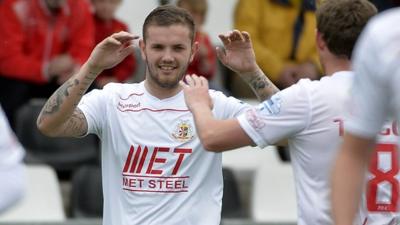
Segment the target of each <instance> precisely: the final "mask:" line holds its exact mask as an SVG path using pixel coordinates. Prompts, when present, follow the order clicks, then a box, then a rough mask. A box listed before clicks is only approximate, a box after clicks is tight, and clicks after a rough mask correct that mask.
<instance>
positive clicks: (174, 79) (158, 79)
mask: <svg viewBox="0 0 400 225" xmlns="http://www.w3.org/2000/svg"><path fill="white" fill-rule="evenodd" d="M146 66H147V73H148V76H146V79H150V80H151V81H152V82H153V83H155V84H157V86H159V87H161V88H165V89H174V88H176V87H177V86H178V85H179V81H180V80H182V78H183V76H185V74H186V71H187V68H188V66H189V61H188V62H187V63H186V66H185V67H183V68H182V69H181V70H178V71H177V74H170V75H160V72H157V70H158V68H157V66H154V65H153V66H151V65H149V63H148V62H147V61H146ZM177 68H179V66H177Z"/></svg>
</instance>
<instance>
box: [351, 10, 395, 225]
mask: <svg viewBox="0 0 400 225" xmlns="http://www.w3.org/2000/svg"><path fill="white" fill-rule="evenodd" d="M399 21H400V9H392V10H387V11H385V12H383V13H380V14H379V15H377V16H375V17H374V18H373V19H372V20H371V21H370V22H369V23H368V25H367V26H366V28H365V29H364V31H363V33H362V35H361V36H360V38H359V41H358V43H357V46H356V48H355V51H354V56H353V59H354V61H353V68H354V72H355V74H356V76H355V81H354V87H353V88H352V94H351V97H352V99H351V105H352V107H351V108H349V112H350V114H349V115H350V116H349V121H348V123H347V125H346V130H347V131H348V132H350V133H352V134H355V135H358V136H361V137H367V138H372V137H374V136H375V134H376V133H377V132H379V129H381V128H380V127H381V125H382V123H383V122H384V121H385V120H387V118H388V117H392V118H397V121H400V120H399V119H400V92H399V91H400V89H399V84H400V69H399V68H400V67H399V65H400V26H398V23H399ZM398 132H399V129H398V126H397V123H396V122H389V123H386V125H385V128H384V129H383V131H381V133H380V135H379V137H378V139H379V141H383V142H388V143H387V144H386V145H384V146H379V145H378V149H380V151H381V153H379V151H378V153H374V157H373V160H374V161H373V162H375V163H373V164H372V165H371V166H370V171H372V173H371V174H370V176H369V178H370V179H371V180H370V181H368V186H367V195H364V196H363V197H364V199H363V200H364V201H367V205H366V206H365V205H364V207H368V208H369V210H370V214H369V215H368V217H367V219H365V217H366V216H365V215H363V214H362V213H361V214H360V215H359V217H358V218H357V219H359V222H360V224H361V222H362V223H364V222H365V223H364V224H365V225H370V224H374V225H375V224H376V225H381V224H391V225H392V224H393V225H394V224H396V225H397V224H400V220H399V215H398V214H399V213H396V212H398V211H399V210H400V208H399V197H400V196H399V178H400V177H399V175H398V172H399V167H398V163H399V154H398V152H394V149H395V142H396V139H397V141H398V140H399V137H398V136H399V133H398ZM385 133H390V135H382V134H385ZM368 188H370V189H369V190H368ZM375 190H377V191H378V192H377V193H375ZM379 190H380V192H379ZM366 196H367V197H366ZM376 210H378V211H379V210H380V211H383V212H386V213H385V214H386V216H387V217H386V218H385V217H383V216H381V215H382V214H379V212H372V211H376ZM364 212H365V211H364ZM395 215H397V217H395Z"/></svg>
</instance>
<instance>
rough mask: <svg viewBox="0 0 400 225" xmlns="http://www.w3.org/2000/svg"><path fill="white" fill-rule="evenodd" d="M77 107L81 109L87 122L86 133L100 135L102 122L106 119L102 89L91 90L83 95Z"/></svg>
mask: <svg viewBox="0 0 400 225" xmlns="http://www.w3.org/2000/svg"><path fill="white" fill-rule="evenodd" d="M78 108H79V109H80V110H82V112H83V114H84V115H85V117H86V121H87V123H88V134H96V135H98V136H101V130H102V126H103V122H104V121H105V120H106V116H105V114H106V98H105V95H104V91H103V90H97V89H95V90H92V91H91V92H89V93H88V94H86V95H84V96H83V97H82V99H81V101H80V102H79V105H78Z"/></svg>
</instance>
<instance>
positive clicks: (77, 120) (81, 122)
mask: <svg viewBox="0 0 400 225" xmlns="http://www.w3.org/2000/svg"><path fill="white" fill-rule="evenodd" d="M85 120H86V118H85V115H84V114H83V113H82V111H81V110H80V109H79V108H77V109H75V110H74V113H73V114H72V116H71V118H69V120H68V121H67V122H66V123H65V125H64V127H63V128H64V129H63V134H69V133H70V132H71V131H76V133H75V132H74V134H76V136H82V135H84V134H85V132H86V130H87V123H86V122H85Z"/></svg>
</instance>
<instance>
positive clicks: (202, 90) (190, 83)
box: [179, 74, 213, 112]
mask: <svg viewBox="0 0 400 225" xmlns="http://www.w3.org/2000/svg"><path fill="white" fill-rule="evenodd" d="M185 80H186V83H185V82H183V81H182V80H181V81H180V82H179V84H180V85H181V86H182V87H183V92H184V94H185V102H186V105H187V107H188V108H189V110H190V111H192V112H193V110H195V109H196V107H200V108H204V107H209V108H210V109H212V107H213V104H212V100H211V97H210V95H209V94H208V81H207V79H206V78H204V77H199V76H197V75H194V74H193V75H187V76H186V77H185Z"/></svg>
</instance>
